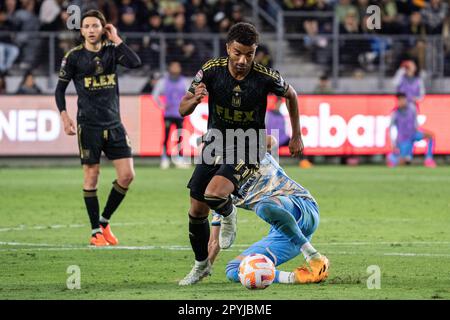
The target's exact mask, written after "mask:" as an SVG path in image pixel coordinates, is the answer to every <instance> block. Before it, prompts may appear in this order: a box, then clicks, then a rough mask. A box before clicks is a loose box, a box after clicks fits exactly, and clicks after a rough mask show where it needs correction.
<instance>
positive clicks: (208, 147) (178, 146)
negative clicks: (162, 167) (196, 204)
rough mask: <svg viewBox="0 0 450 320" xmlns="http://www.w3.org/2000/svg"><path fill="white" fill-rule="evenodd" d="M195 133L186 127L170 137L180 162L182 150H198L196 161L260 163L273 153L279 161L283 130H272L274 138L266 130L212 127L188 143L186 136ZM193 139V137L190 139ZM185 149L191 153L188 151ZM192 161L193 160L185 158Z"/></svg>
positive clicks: (175, 156)
mask: <svg viewBox="0 0 450 320" xmlns="http://www.w3.org/2000/svg"><path fill="white" fill-rule="evenodd" d="M192 136H193V135H192V133H191V132H190V131H188V130H185V129H179V130H175V131H173V132H172V134H171V135H170V137H169V140H170V145H171V146H172V147H171V148H170V149H169V150H168V153H169V154H170V155H171V158H172V160H173V161H174V162H175V161H179V158H180V153H181V152H182V150H183V151H184V152H183V153H187V154H189V153H191V154H192V153H194V152H195V150H197V153H198V156H196V157H194V158H193V163H194V164H208V165H221V164H236V163H239V162H240V161H241V160H244V162H245V163H246V164H250V165H252V164H258V163H259V162H260V161H261V160H262V159H263V158H264V157H265V154H266V152H269V153H270V154H271V155H272V157H273V158H275V160H277V161H278V160H279V159H278V158H279V152H278V151H279V150H278V148H277V146H275V145H276V143H277V141H279V130H276V129H274V130H271V132H270V137H269V136H268V135H267V134H266V130H265V129H258V130H257V129H247V130H243V129H226V130H224V131H221V130H218V129H209V130H208V131H207V133H206V134H204V135H203V136H201V137H197V138H196V139H195V141H189V142H188V143H185V139H186V138H188V139H189V137H192ZM189 140H192V139H189ZM185 148H188V149H190V152H185V151H186V150H184V149H185ZM185 161H189V162H191V159H190V158H189V159H185Z"/></svg>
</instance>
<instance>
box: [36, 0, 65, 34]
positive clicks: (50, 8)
mask: <svg viewBox="0 0 450 320" xmlns="http://www.w3.org/2000/svg"><path fill="white" fill-rule="evenodd" d="M61 2H62V0H44V1H43V2H42V4H41V8H40V9H39V21H40V23H41V30H42V31H57V30H61V29H63V24H62V20H61Z"/></svg>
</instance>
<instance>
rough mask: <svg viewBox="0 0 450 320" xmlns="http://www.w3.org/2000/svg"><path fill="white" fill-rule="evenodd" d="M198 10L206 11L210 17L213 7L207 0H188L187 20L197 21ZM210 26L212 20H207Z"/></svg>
mask: <svg viewBox="0 0 450 320" xmlns="http://www.w3.org/2000/svg"><path fill="white" fill-rule="evenodd" d="M198 12H204V13H205V14H206V17H207V18H208V19H209V17H210V14H211V7H210V6H209V4H208V3H207V2H206V1H205V0H188V1H186V14H185V16H186V21H190V22H193V23H195V15H196V14H197V13H198ZM207 24H208V26H210V21H208V22H207Z"/></svg>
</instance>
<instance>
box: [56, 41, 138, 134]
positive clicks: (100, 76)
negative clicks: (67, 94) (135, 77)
mask: <svg viewBox="0 0 450 320" xmlns="http://www.w3.org/2000/svg"><path fill="white" fill-rule="evenodd" d="M117 64H121V65H123V66H125V67H129V68H133V67H137V66H139V65H140V64H141V62H140V59H139V57H138V56H137V55H136V54H135V53H134V52H133V51H132V50H131V49H130V48H129V47H127V46H126V45H125V43H121V44H120V45H118V46H116V45H114V44H113V43H105V44H104V45H103V47H102V48H101V50H100V51H98V52H92V51H89V50H87V49H86V48H84V46H83V45H80V46H78V47H75V48H73V49H72V50H70V51H69V52H68V53H67V54H66V55H65V56H64V58H63V60H62V64H61V69H60V72H59V81H62V82H67V83H68V82H70V80H73V81H74V84H75V88H76V91H77V94H78V112H77V122H78V124H81V125H87V126H91V127H101V128H103V129H110V128H115V127H117V126H119V125H120V123H121V120H120V108H119V84H118V77H117V73H116V69H117ZM58 102H59V101H58V97H57V103H58ZM59 104H60V103H58V108H59V109H60V111H62V110H64V109H65V105H64V106H63V107H61V106H60V105H59Z"/></svg>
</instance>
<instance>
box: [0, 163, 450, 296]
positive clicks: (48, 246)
mask: <svg viewBox="0 0 450 320" xmlns="http://www.w3.org/2000/svg"><path fill="white" fill-rule="evenodd" d="M286 170H287V172H288V174H290V175H291V177H293V178H294V179H296V180H297V181H298V182H300V183H301V184H303V185H304V186H305V187H306V188H308V189H309V190H310V191H311V193H312V194H313V195H314V196H315V197H316V199H317V200H318V202H319V206H320V212H321V223H320V226H319V229H318V231H317V232H316V234H315V235H314V237H313V241H312V242H313V244H314V245H315V247H316V248H317V249H319V250H320V252H322V253H323V254H326V255H327V256H328V257H329V259H330V262H331V269H330V276H329V278H328V280H327V281H326V282H324V283H321V284H311V285H281V284H273V285H272V286H270V287H269V288H267V289H266V290H261V291H249V290H247V289H245V288H244V287H242V286H241V285H240V284H239V283H231V282H228V281H227V279H226V278H225V273H224V270H225V265H226V263H227V261H229V260H230V259H232V258H233V257H234V256H236V255H238V254H239V252H240V251H241V250H243V249H245V247H246V245H249V244H251V243H253V242H255V241H257V240H259V239H260V238H261V237H262V236H264V235H265V234H266V233H267V231H268V229H269V227H268V225H267V224H265V223H264V222H263V221H262V220H259V218H258V217H256V215H255V214H254V213H252V212H249V211H244V210H239V222H238V236H237V240H236V243H235V245H234V246H233V247H232V248H231V249H229V250H226V251H223V252H222V253H221V254H220V255H219V258H218V260H217V263H216V265H215V266H214V271H213V275H212V276H211V277H209V278H207V279H205V280H204V281H202V282H201V283H199V284H198V285H195V286H192V287H179V286H178V285H177V282H178V280H180V279H181V278H182V277H184V275H185V274H186V273H187V272H188V271H189V270H190V268H191V264H192V262H193V254H192V251H191V249H190V244H189V239H188V235H187V211H188V204H189V193H188V189H186V187H185V186H186V183H187V181H188V179H189V177H190V174H191V170H168V171H160V170H159V169H157V168H155V167H145V166H139V167H137V168H136V173H137V176H136V179H135V181H134V183H133V185H132V188H131V189H130V192H129V193H128V195H127V197H126V199H125V201H124V203H123V204H122V206H121V207H120V208H119V211H118V212H116V214H115V216H113V219H112V226H113V230H114V232H115V233H116V235H117V236H118V237H119V240H120V241H121V244H120V247H119V248H106V249H94V248H89V247H88V246H87V243H88V240H89V233H90V230H89V226H88V218H87V214H86V213H85V209H84V202H83V200H82V192H81V185H82V171H81V168H79V167H75V168H55V169H51V168H41V169H34V168H33V169H32V168H30V169H0V190H1V194H0V212H1V214H0V217H1V220H0V265H1V272H0V299H181V300H184V299H449V298H450V232H449V231H450V170H449V168H448V167H439V168H437V169H435V170H432V169H426V168H423V167H408V168H396V169H389V168H385V167H378V166H371V167H366V166H360V167H351V168H350V167H336V166H323V167H322V166H318V167H315V168H313V169H310V170H301V169H299V168H297V167H287V168H286ZM113 179H114V170H113V169H112V168H111V166H110V165H109V164H107V165H105V166H104V168H103V169H102V173H101V176H100V184H99V197H100V201H101V205H104V203H105V200H106V197H107V195H108V192H109V189H110V187H111V181H112V180H113ZM302 263H303V258H302V256H299V257H298V258H296V259H294V260H293V261H290V262H288V263H286V264H284V265H282V266H280V269H281V270H286V271H291V270H292V269H293V268H295V267H296V266H298V265H300V264H302ZM71 265H76V266H79V268H80V271H81V289H79V290H77V289H75V290H69V289H68V288H67V286H66V281H67V278H68V277H69V276H70V274H68V273H67V268H68V267H69V266H71ZM373 265H375V266H378V267H379V268H380V271H381V282H380V283H381V288H380V289H368V288H367V280H368V278H369V276H370V274H369V273H368V272H367V269H368V267H369V266H373Z"/></svg>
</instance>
